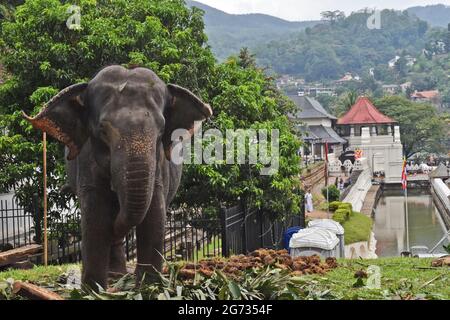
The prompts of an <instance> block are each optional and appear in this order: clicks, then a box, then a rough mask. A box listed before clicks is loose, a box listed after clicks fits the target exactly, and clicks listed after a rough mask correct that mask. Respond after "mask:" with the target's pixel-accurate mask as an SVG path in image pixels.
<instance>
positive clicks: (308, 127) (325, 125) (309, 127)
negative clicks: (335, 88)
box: [289, 95, 347, 161]
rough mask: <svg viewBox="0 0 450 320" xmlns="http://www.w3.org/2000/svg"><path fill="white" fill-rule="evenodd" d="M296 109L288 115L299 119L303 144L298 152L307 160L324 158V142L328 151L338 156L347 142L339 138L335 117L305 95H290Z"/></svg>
mask: <svg viewBox="0 0 450 320" xmlns="http://www.w3.org/2000/svg"><path fill="white" fill-rule="evenodd" d="M289 98H291V100H292V101H294V103H295V104H296V105H297V107H298V110H297V111H296V112H295V113H294V114H292V115H290V117H291V118H292V119H294V120H298V121H301V124H300V125H298V129H299V131H300V132H301V134H302V137H303V140H304V141H305V145H304V146H302V148H301V150H300V154H301V156H302V158H304V159H308V160H313V161H314V160H323V159H325V143H328V153H329V154H334V155H335V156H336V157H338V156H339V155H340V154H341V152H342V151H343V147H344V144H345V143H346V142H347V141H345V140H344V139H343V138H341V137H340V136H339V135H338V134H337V133H336V131H335V130H334V126H335V125H336V121H337V118H336V117H334V116H332V115H330V114H329V113H328V112H327V111H326V110H325V109H324V108H323V106H322V105H321V104H320V103H319V102H318V101H317V100H315V99H313V98H311V97H307V96H298V95H297V96H290V97H289Z"/></svg>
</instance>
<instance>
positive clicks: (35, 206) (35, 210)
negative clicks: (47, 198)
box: [32, 193, 42, 244]
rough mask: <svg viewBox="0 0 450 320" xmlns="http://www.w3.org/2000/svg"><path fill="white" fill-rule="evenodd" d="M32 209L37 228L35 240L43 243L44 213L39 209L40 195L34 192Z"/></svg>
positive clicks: (35, 227) (35, 228)
mask: <svg viewBox="0 0 450 320" xmlns="http://www.w3.org/2000/svg"><path fill="white" fill-rule="evenodd" d="M32 207H33V209H32V211H33V220H34V230H35V238H36V239H35V241H36V243H38V244H40V243H42V226H41V222H42V215H41V210H39V195H38V194H37V193H34V194H33V199H32Z"/></svg>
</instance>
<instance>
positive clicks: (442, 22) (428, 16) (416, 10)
mask: <svg viewBox="0 0 450 320" xmlns="http://www.w3.org/2000/svg"><path fill="white" fill-rule="evenodd" d="M407 10H408V12H409V13H411V14H414V15H416V16H417V17H419V18H420V19H422V20H424V21H426V22H428V23H429V24H430V25H431V26H433V27H444V28H447V25H448V24H449V23H450V6H445V5H443V4H437V5H432V6H425V7H411V8H409V9H407Z"/></svg>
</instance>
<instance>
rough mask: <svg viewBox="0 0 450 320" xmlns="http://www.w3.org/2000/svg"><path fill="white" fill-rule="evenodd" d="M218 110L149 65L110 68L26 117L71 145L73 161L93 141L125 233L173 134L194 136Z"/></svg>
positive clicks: (143, 207) (120, 232) (144, 204)
mask: <svg viewBox="0 0 450 320" xmlns="http://www.w3.org/2000/svg"><path fill="white" fill-rule="evenodd" d="M211 115H212V110H211V108H210V106H209V105H207V104H205V103H203V102H202V101H201V100H200V99H199V98H198V97H196V96H195V95H194V94H192V93H191V92H190V91H188V90H187V89H184V88H181V87H179V86H176V85H171V84H169V85H166V84H164V82H162V81H161V80H160V79H159V78H158V77H157V76H156V75H155V74H154V73H153V72H152V71H150V70H148V69H145V68H135V69H132V70H128V69H126V68H123V67H120V66H111V67H107V68H105V69H103V70H102V71H100V72H99V73H98V74H97V75H96V76H95V77H94V78H93V79H92V80H91V81H90V82H89V83H83V84H76V85H73V86H70V87H68V88H66V89H64V90H62V91H61V92H60V93H59V94H57V95H56V96H55V97H54V98H52V99H51V100H50V101H49V102H48V103H47V106H46V107H45V108H44V109H43V110H42V111H41V112H40V113H39V114H38V115H37V116H36V117H34V118H30V117H28V116H27V115H24V116H25V117H26V119H27V120H28V121H30V122H31V124H32V125H33V126H34V127H35V128H37V129H41V130H43V131H45V132H47V133H48V134H50V135H51V136H53V137H54V138H56V139H57V140H59V141H61V142H62V143H64V144H65V145H66V146H67V148H68V150H69V152H68V155H67V159H68V160H73V159H75V158H76V157H77V156H78V154H79V153H80V151H81V149H82V148H83V145H84V144H85V143H86V141H87V140H88V139H89V138H90V143H91V144H92V150H93V154H92V157H93V159H94V161H95V165H96V167H97V170H100V172H103V173H102V176H104V177H105V179H104V181H105V183H109V182H110V186H109V185H107V186H106V187H110V188H111V189H112V190H113V191H114V192H116V194H117V197H118V200H119V203H120V208H121V209H120V213H119V215H118V217H117V218H116V221H115V225H114V233H115V235H116V236H117V237H122V236H124V235H125V234H126V233H127V232H128V231H129V230H130V228H131V227H133V226H136V225H138V224H139V223H140V222H141V221H142V220H143V219H144V217H145V214H146V212H147V211H148V209H149V206H150V203H151V199H152V196H153V190H154V185H155V176H156V173H157V172H156V170H157V163H158V161H166V160H165V159H164V157H166V158H168V159H169V158H170V149H171V134H172V132H173V131H174V130H175V129H178V128H183V129H187V130H188V131H189V132H190V133H191V134H192V132H193V129H194V122H195V121H201V120H204V119H206V118H208V117H209V116H211ZM163 152H164V154H162V153H163ZM108 178H109V179H108Z"/></svg>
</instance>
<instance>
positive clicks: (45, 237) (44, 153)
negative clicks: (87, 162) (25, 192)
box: [42, 132, 48, 266]
mask: <svg viewBox="0 0 450 320" xmlns="http://www.w3.org/2000/svg"><path fill="white" fill-rule="evenodd" d="M42 146H43V150H42V151H43V152H42V153H43V167H44V168H43V174H44V265H45V266H47V262H48V239H47V134H46V133H45V132H44V133H43V135H42Z"/></svg>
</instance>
